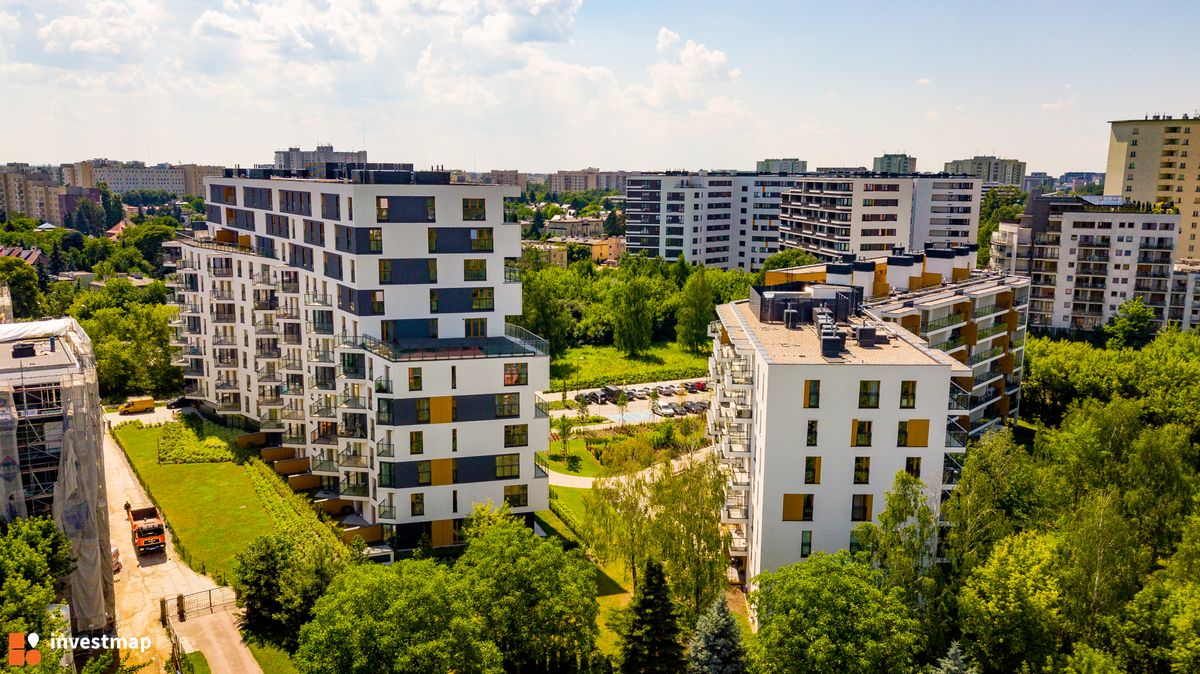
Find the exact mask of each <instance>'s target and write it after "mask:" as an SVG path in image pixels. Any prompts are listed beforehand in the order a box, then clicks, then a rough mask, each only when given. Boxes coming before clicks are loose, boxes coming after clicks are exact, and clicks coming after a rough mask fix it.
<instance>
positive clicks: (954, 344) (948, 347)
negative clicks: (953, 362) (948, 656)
mask: <svg viewBox="0 0 1200 674" xmlns="http://www.w3.org/2000/svg"><path fill="white" fill-rule="evenodd" d="M966 343H967V341H966V340H965V339H963V338H962V337H955V338H954V339H947V340H946V341H944V342H939V343H938V344H934V345H933V347H934V348H935V349H941V350H942V351H945V352H946V353H950V352H951V351H954V350H955V349H957V348H959V347H960V346H964V345H966Z"/></svg>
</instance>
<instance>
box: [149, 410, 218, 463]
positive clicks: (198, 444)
mask: <svg viewBox="0 0 1200 674" xmlns="http://www.w3.org/2000/svg"><path fill="white" fill-rule="evenodd" d="M216 429H220V430H216ZM224 430H226V429H223V428H221V427H220V426H217V425H216V424H213V423H210V422H207V421H193V420H192V419H187V420H186V421H171V422H168V423H165V424H163V431H162V436H160V438H159V441H158V462H159V463H218V462H221V461H233V459H234V453H233V447H232V445H231V444H230V442H229V441H228V440H226V439H225V438H224V437H222V436H223V435H226V433H222V432H221V431H224Z"/></svg>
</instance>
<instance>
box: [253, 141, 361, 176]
mask: <svg viewBox="0 0 1200 674" xmlns="http://www.w3.org/2000/svg"><path fill="white" fill-rule="evenodd" d="M366 162H367V151H366V150H350V151H346V150H334V149H333V146H332V145H318V146H317V148H316V149H315V150H301V149H300V148H298V147H289V148H288V149H286V150H276V151H275V168H277V169H279V170H285V171H295V170H299V169H306V168H309V167H312V166H319V165H321V164H365V163H366Z"/></svg>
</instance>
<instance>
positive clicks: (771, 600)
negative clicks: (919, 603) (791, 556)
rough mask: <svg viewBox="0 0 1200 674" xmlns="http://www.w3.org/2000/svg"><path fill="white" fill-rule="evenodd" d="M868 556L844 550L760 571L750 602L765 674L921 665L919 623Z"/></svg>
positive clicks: (757, 655) (864, 673) (869, 673)
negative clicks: (918, 657) (919, 659)
mask: <svg viewBox="0 0 1200 674" xmlns="http://www.w3.org/2000/svg"><path fill="white" fill-rule="evenodd" d="M882 580H883V579H882V574H881V573H880V572H879V571H877V570H875V569H873V568H871V565H870V564H868V563H867V562H866V560H865V558H863V557H855V556H854V555H851V554H850V553H849V552H846V551H844V550H843V551H840V552H837V553H835V554H832V555H829V554H825V553H823V552H816V553H813V555H812V556H811V557H809V558H808V559H807V560H806V561H803V562H800V563H798V564H791V565H788V566H784V567H781V568H780V569H778V570H777V571H774V572H771V573H764V574H761V575H759V576H758V577H757V579H756V581H757V583H758V588H757V589H756V590H754V591H753V592H751V593H750V604H751V606H752V607H753V608H754V610H755V612H756V615H757V616H758V623H759V626H758V634H757V637H756V639H755V640H754V642H752V645H753V649H752V652H753V654H754V661H755V664H756V666H757V668H758V669H757V671H760V672H762V674H801V673H802V672H804V673H816V674H833V673H835V672H838V673H843V672H844V673H847V674H874V673H875V672H896V673H905V672H916V671H917V665H916V657H915V656H916V654H917V652H918V651H919V650H920V648H921V641H922V635H921V632H920V625H919V623H918V622H917V620H916V619H915V618H914V617H913V616H912V612H911V611H909V609H908V607H907V606H906V605H905V603H904V598H903V596H902V595H901V592H900V590H899V589H897V588H890V587H887V586H886V585H885V584H884V583H883V582H882Z"/></svg>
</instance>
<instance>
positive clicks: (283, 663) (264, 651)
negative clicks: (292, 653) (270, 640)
mask: <svg viewBox="0 0 1200 674" xmlns="http://www.w3.org/2000/svg"><path fill="white" fill-rule="evenodd" d="M246 645H247V646H248V647H249V648H250V654H251V655H253V656H254V659H255V660H256V661H258V666H259V667H261V668H262V670H263V674H297V670H296V666H295V665H293V664H292V660H291V658H289V657H288V654H287V653H286V652H284V651H283V649H281V648H277V647H275V646H270V645H266V644H260V643H258V642H257V641H254V640H250V641H247V642H246Z"/></svg>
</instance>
